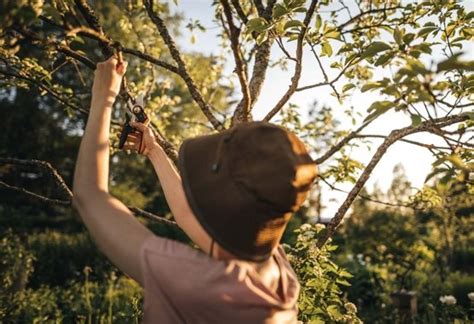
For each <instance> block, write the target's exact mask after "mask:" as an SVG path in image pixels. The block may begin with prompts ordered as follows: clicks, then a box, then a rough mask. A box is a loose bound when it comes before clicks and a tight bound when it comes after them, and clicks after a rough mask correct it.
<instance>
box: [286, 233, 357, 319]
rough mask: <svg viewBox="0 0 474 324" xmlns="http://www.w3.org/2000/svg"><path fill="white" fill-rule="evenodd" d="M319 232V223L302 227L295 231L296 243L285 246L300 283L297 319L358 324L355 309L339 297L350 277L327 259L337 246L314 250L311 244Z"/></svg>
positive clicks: (343, 297) (342, 296)
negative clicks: (296, 235)
mask: <svg viewBox="0 0 474 324" xmlns="http://www.w3.org/2000/svg"><path fill="white" fill-rule="evenodd" d="M323 230H324V226H322V225H320V224H318V225H310V224H303V225H302V226H301V227H300V228H299V229H297V230H295V233H297V234H298V237H297V241H296V244H295V245H294V246H289V245H286V246H285V247H286V252H287V254H288V258H289V261H290V263H291V266H292V267H293V269H294V270H295V272H296V274H297V276H298V279H299V281H300V283H301V292H300V296H299V299H298V308H299V319H300V320H302V321H303V322H305V323H306V322H308V323H327V322H337V323H362V322H361V321H360V320H359V319H358V317H357V315H356V313H357V308H356V306H355V305H354V304H353V303H350V302H349V301H348V300H347V299H346V298H345V296H344V295H343V289H344V288H345V287H347V286H350V283H349V282H348V281H347V280H348V279H350V278H352V275H351V274H350V273H349V272H348V271H346V270H345V269H343V268H341V267H339V266H337V265H336V264H335V263H334V262H333V261H331V260H330V254H331V252H332V251H334V250H335V249H336V248H337V247H336V246H335V245H333V244H331V243H328V244H326V245H325V246H324V247H323V248H322V249H318V248H317V247H316V245H315V238H316V236H317V235H318V234H320V232H321V231H323Z"/></svg>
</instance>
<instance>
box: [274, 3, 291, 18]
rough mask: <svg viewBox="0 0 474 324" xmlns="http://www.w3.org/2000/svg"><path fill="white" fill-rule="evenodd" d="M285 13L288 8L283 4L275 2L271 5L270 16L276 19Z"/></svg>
mask: <svg viewBox="0 0 474 324" xmlns="http://www.w3.org/2000/svg"><path fill="white" fill-rule="evenodd" d="M287 13H288V10H287V9H286V8H285V7H284V6H283V5H281V4H279V3H277V4H275V7H273V13H272V17H273V19H275V20H276V19H279V18H281V17H282V16H284V15H286V14H287Z"/></svg>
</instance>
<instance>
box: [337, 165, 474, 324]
mask: <svg viewBox="0 0 474 324" xmlns="http://www.w3.org/2000/svg"><path fill="white" fill-rule="evenodd" d="M395 171H396V172H397V173H398V177H397V178H395V179H394V183H393V184H392V186H391V188H390V189H389V191H388V192H387V193H385V194H379V195H378V196H377V198H378V199H380V200H385V201H387V202H391V203H397V200H394V199H399V200H400V199H407V200H408V198H409V197H411V201H412V202H413V205H412V206H413V207H414V209H410V208H403V209H401V208H396V207H391V208H388V207H386V206H383V205H382V206H383V207H381V205H377V204H375V203H373V202H367V201H359V203H358V204H356V205H355V206H354V209H353V213H352V215H351V217H350V218H348V220H347V221H346V222H345V223H344V228H343V230H342V232H341V235H340V236H338V237H337V238H336V241H337V242H338V244H340V245H342V247H343V251H342V252H341V253H339V255H338V258H337V260H338V262H339V263H340V264H341V265H343V266H345V267H346V268H347V269H348V270H349V271H350V272H351V273H353V274H354V278H353V280H352V282H353V285H352V286H351V287H349V288H348V296H349V298H350V299H352V300H354V301H355V302H356V304H357V307H358V309H359V311H360V316H361V318H362V319H364V321H367V322H371V323H372V322H375V323H379V322H380V323H382V322H393V321H396V320H397V312H396V309H394V307H393V306H392V300H391V296H390V295H391V293H393V292H400V291H415V292H416V295H417V299H418V315H417V316H416V318H415V319H416V320H417V321H420V322H422V323H445V322H450V321H454V320H458V321H467V320H468V316H469V315H468V314H469V308H470V302H469V300H468V297H467V295H468V293H469V292H471V291H472V290H473V289H474V287H473V280H474V277H473V276H472V270H471V268H470V266H469V264H470V263H469V253H470V252H469V251H470V250H469V249H470V247H471V246H472V244H473V242H474V241H473V236H472V232H473V225H474V224H473V222H472V215H473V209H472V204H470V199H471V194H470V193H469V190H468V188H469V183H468V182H460V181H459V180H457V179H451V180H450V181H448V182H447V183H445V184H443V179H442V176H439V177H438V179H437V180H438V182H435V183H434V184H433V185H431V186H426V188H424V189H423V190H422V191H419V192H416V193H415V194H414V195H410V192H412V189H411V185H410V183H409V182H407V181H406V178H405V179H404V176H403V172H401V170H400V169H396V170H395ZM403 188H404V189H403ZM442 188H443V190H441V189H442ZM428 191H429V192H432V193H433V195H430V196H428V195H426V192H428ZM395 193H396V194H395ZM429 197H431V198H429ZM399 200H398V202H399ZM421 207H423V208H421ZM451 295H452V296H453V297H454V298H455V301H456V303H455V304H453V305H449V304H447V303H443V302H441V301H440V298H441V297H442V296H451Z"/></svg>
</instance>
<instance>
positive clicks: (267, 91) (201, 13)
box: [170, 0, 474, 218]
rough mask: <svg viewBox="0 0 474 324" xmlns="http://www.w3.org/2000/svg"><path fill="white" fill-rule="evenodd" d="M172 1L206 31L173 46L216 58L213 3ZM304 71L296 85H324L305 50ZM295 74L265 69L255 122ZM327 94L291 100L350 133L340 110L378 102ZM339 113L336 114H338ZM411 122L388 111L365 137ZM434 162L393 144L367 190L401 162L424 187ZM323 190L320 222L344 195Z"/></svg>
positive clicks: (359, 155) (362, 156) (386, 181)
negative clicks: (329, 114) (314, 106)
mask: <svg viewBox="0 0 474 324" xmlns="http://www.w3.org/2000/svg"><path fill="white" fill-rule="evenodd" d="M350 2H352V1H350ZM463 2H464V5H465V7H466V9H467V11H470V10H473V9H474V1H469V0H467V1H463ZM170 3H171V4H170V8H171V10H173V11H174V10H178V11H179V12H181V13H184V15H185V17H186V18H185V20H184V24H186V23H187V22H188V21H189V19H192V20H196V19H197V20H199V21H200V22H201V24H202V25H203V26H205V27H206V28H207V32H206V33H200V32H198V31H196V32H195V35H196V36H197V40H196V43H195V44H191V42H190V36H189V35H186V36H183V37H180V38H178V39H177V42H178V44H179V46H180V47H181V48H182V49H184V50H186V51H197V52H202V53H205V54H211V53H214V54H216V55H217V54H218V52H219V47H218V42H219V39H218V38H217V37H215V33H216V31H217V28H216V27H217V24H216V23H215V22H213V18H214V17H213V13H214V11H213V7H212V6H211V3H212V1H211V0H179V3H178V6H175V5H174V4H173V2H172V1H170ZM288 49H289V50H290V53H294V51H291V49H294V47H291V46H288ZM464 50H465V51H467V53H466V56H469V57H473V54H474V46H473V44H470V45H469V46H468V47H467V48H465V49H464ZM272 57H273V58H274V59H276V58H279V57H281V51H280V49H279V48H278V47H277V46H276V45H275V46H274V47H273V49H272ZM433 60H434V61H440V60H442V58H441V57H440V58H436V57H434V58H433ZM303 67H304V69H303V73H302V77H301V79H300V83H299V84H300V86H303V85H308V84H313V83H315V82H318V81H322V77H321V72H320V70H319V69H318V68H317V65H316V61H315V60H314V57H312V54H311V53H310V52H309V51H308V50H306V51H305V53H304V60H303ZM233 68H234V61H233V57H232V56H229V64H228V66H227V67H226V71H227V73H231V71H232V69H233ZM293 71H294V70H293V68H292V65H289V69H288V71H287V72H286V71H282V70H281V69H280V68H272V69H269V70H268V72H267V77H266V82H265V84H264V87H263V89H262V92H261V95H260V98H259V100H258V102H257V104H256V106H255V108H254V110H253V116H254V120H260V119H262V118H263V117H264V116H265V115H266V113H267V112H268V111H269V110H270V109H271V108H272V107H273V106H274V105H275V104H276V102H277V101H278V100H279V98H280V96H281V95H282V94H283V93H284V92H285V91H286V89H287V88H288V85H289V84H290V78H291V76H292V75H293ZM346 83H347V82H345V81H344V80H343V79H342V80H341V81H339V82H338V83H337V88H338V89H340V88H341V87H342V85H344V84H346ZM235 84H236V85H237V89H238V88H239V86H238V82H237V79H236V82H235ZM330 93H331V89H330V88H329V87H319V88H315V89H311V90H306V91H302V92H297V93H295V94H294V95H293V97H292V99H291V100H290V102H292V103H295V104H297V105H299V106H300V107H301V109H302V110H307V108H308V107H309V105H310V104H311V103H312V102H313V101H314V100H316V99H317V100H318V102H319V103H325V104H327V105H329V106H331V107H333V108H334V113H335V117H336V118H337V119H339V120H340V121H342V122H343V125H348V126H349V129H352V126H350V124H349V121H348V118H347V116H345V115H344V114H343V111H344V110H345V109H346V108H348V107H350V106H354V107H355V108H356V110H357V111H360V112H362V113H363V114H364V115H365V114H366V109H367V108H368V106H369V105H370V104H371V103H372V102H374V101H376V100H380V97H378V95H377V93H376V92H365V93H363V94H362V93H360V92H358V91H356V94H355V95H353V96H352V97H351V98H349V99H347V100H346V102H344V105H343V106H341V105H340V104H339V103H338V102H337V100H336V99H335V98H334V97H332V96H330ZM338 111H339V112H340V113H338ZM303 115H304V114H303ZM410 123H411V120H410V117H409V116H408V115H407V114H404V113H400V112H399V113H395V112H393V113H386V114H385V115H383V116H382V117H380V118H378V119H377V120H376V121H375V122H374V123H372V125H370V126H369V127H368V128H367V129H366V130H365V131H364V132H363V133H365V134H380V135H386V134H388V132H389V131H390V130H392V129H395V128H400V127H405V126H408V125H410ZM408 138H412V139H415V140H419V141H422V142H425V143H433V144H436V143H441V144H442V142H439V140H438V139H437V138H434V137H432V136H429V135H423V134H419V135H414V136H413V137H408ZM378 143H380V141H374V146H373V149H372V152H369V151H368V150H367V149H365V148H364V147H365V145H364V146H363V147H361V148H358V149H355V150H354V151H353V152H352V155H351V157H352V158H354V159H356V160H358V161H360V162H362V163H364V164H365V163H368V161H369V160H370V157H371V156H372V154H373V151H374V150H375V148H376V147H377V145H378ZM432 162H433V158H432V156H431V153H430V152H429V151H428V150H426V149H424V148H421V147H418V146H413V145H411V144H406V143H396V144H394V145H393V146H392V147H391V148H390V149H389V151H388V152H387V153H386V154H385V156H384V157H383V158H382V160H381V161H380V162H379V164H378V165H377V167H376V168H375V170H374V172H373V174H372V175H371V177H370V179H369V181H368V183H367V185H366V187H367V188H368V189H369V190H371V189H372V188H373V186H374V185H375V184H377V186H379V187H380V188H382V190H386V189H387V188H388V187H389V185H390V183H391V181H392V171H393V168H394V166H395V165H397V164H399V163H401V164H403V166H404V168H405V171H406V174H407V176H408V178H409V179H410V181H411V182H412V184H413V186H414V187H416V188H420V187H422V186H423V183H424V179H425V177H426V175H427V174H428V173H429V171H430V170H431V163H432ZM338 186H339V187H340V188H342V189H345V190H350V189H351V187H352V186H351V184H339V185H338ZM323 190H324V191H323V195H322V197H323V204H325V205H326V208H325V209H323V211H322V215H321V216H322V217H323V218H330V217H332V216H333V215H334V213H335V211H336V210H337V208H338V207H339V205H340V204H341V203H342V201H343V200H344V198H345V196H346V194H344V193H340V192H336V191H331V190H330V189H329V188H328V187H325V188H323Z"/></svg>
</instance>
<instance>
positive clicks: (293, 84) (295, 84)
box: [263, 0, 318, 122]
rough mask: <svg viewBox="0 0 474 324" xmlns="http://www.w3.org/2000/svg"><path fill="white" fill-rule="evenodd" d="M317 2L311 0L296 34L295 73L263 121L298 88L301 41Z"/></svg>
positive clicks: (275, 111) (300, 65)
mask: <svg viewBox="0 0 474 324" xmlns="http://www.w3.org/2000/svg"><path fill="white" fill-rule="evenodd" d="M317 3H318V1H317V0H312V1H311V4H310V6H309V8H308V11H307V12H306V15H305V17H304V20H303V24H304V27H302V28H301V32H300V34H299V35H298V40H297V44H296V63H295V73H294V74H293V77H292V78H291V84H290V86H289V88H288V90H287V91H286V92H285V94H284V95H283V96H282V97H281V99H280V100H279V101H278V103H277V104H276V105H275V107H273V109H272V110H271V111H270V112H269V113H268V114H267V115H266V116H265V118H263V120H264V121H267V122H268V121H270V119H272V118H273V117H274V116H275V115H276V114H277V113H278V112H279V111H280V110H281V109H282V108H283V106H284V105H285V104H286V103H287V102H288V100H290V98H291V96H292V95H293V94H294V93H295V91H296V89H297V88H298V82H299V81H300V77H301V70H302V60H303V43H304V39H305V36H306V31H307V30H308V26H309V23H310V21H311V18H312V17H313V14H314V12H315V9H316V4H317Z"/></svg>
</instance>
